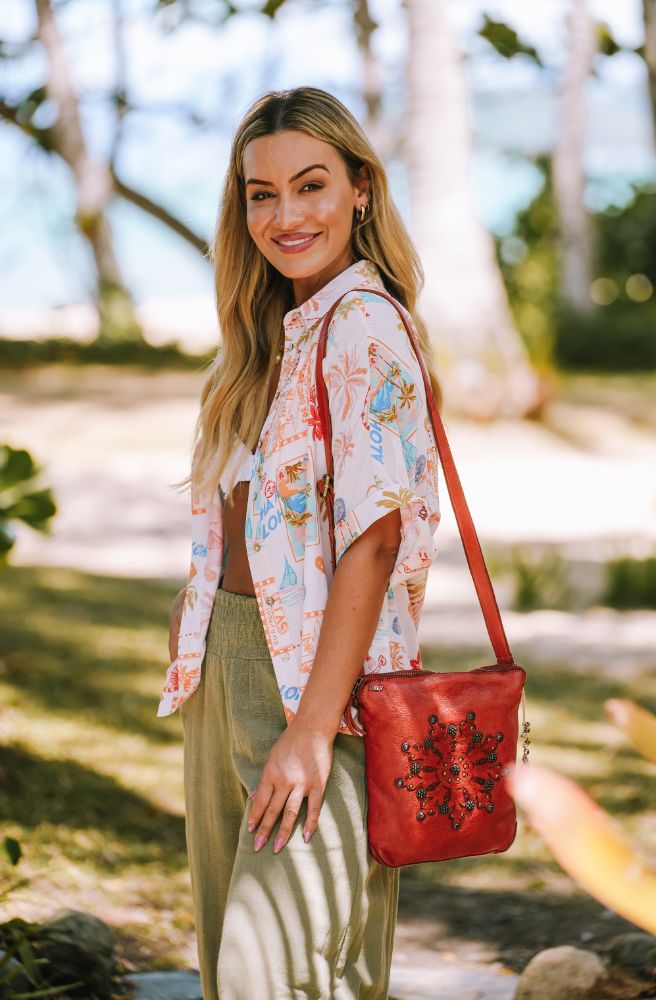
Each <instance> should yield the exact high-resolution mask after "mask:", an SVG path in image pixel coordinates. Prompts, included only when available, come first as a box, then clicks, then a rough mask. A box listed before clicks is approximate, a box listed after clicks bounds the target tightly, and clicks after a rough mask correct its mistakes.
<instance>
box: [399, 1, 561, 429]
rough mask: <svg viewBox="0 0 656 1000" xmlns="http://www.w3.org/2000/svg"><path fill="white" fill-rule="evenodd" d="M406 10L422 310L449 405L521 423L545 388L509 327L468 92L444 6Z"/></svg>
mask: <svg viewBox="0 0 656 1000" xmlns="http://www.w3.org/2000/svg"><path fill="white" fill-rule="evenodd" d="M404 6H405V10H406V13H407V19H408V28H409V44H408V52H409V58H408V64H407V73H406V81H407V120H406V140H405V160H406V165H407V169H408V174H409V186H410V200H411V229H412V235H413V238H414V239H415V242H416V244H417V247H418V250H419V253H420V255H421V258H422V262H423V264H424V268H425V272H426V283H425V286H424V290H423V292H422V299H421V302H420V308H421V311H422V314H423V317H424V319H425V320H426V322H427V324H428V326H429V328H430V329H431V331H432V332H433V335H434V339H435V345H436V359H437V361H438V365H439V367H440V368H441V369H442V371H443V372H444V374H445V384H444V389H445V393H444V395H445V400H446V402H447V403H448V404H449V406H450V407H452V408H453V409H455V410H458V411H460V412H462V413H465V414H468V415H470V416H475V417H480V418H491V417H496V416H500V415H507V416H517V415H525V414H527V413H529V412H532V411H535V409H536V408H537V407H538V406H539V404H540V401H541V396H542V392H543V390H542V388H541V385H540V382H539V379H538V377H537V375H536V373H535V372H534V370H533V368H532V367H531V364H530V362H529V359H528V355H527V352H526V349H525V347H524V345H523V343H522V341H521V339H520V337H519V334H518V333H517V330H516V329H515V326H514V324H513V320H512V317H511V313H510V308H509V305H508V300H507V297H506V292H505V288H504V285H503V281H502V277H501V274H500V271H499V268H498V265H497V261H496V257H495V252H494V243H493V239H492V236H491V234H490V233H489V232H488V231H487V230H486V229H485V228H484V226H483V225H482V224H481V222H480V220H479V219H478V218H477V215H476V209H475V202H474V194H473V184H472V178H471V162H472V127H471V122H470V116H469V107H468V95H467V84H466V78H465V70H464V65H463V57H462V54H461V53H460V51H459V49H458V46H457V44H456V41H455V39H454V37H453V34H452V30H451V26H450V24H449V19H448V10H447V7H448V4H447V0H404Z"/></svg>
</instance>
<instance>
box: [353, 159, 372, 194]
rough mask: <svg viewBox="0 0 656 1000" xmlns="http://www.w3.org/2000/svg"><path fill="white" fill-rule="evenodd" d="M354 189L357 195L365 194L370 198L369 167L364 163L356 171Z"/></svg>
mask: <svg viewBox="0 0 656 1000" xmlns="http://www.w3.org/2000/svg"><path fill="white" fill-rule="evenodd" d="M355 187H356V190H357V192H358V194H359V195H363V194H366V195H369V197H371V175H370V173H369V167H368V166H367V164H366V163H363V164H362V166H361V167H360V169H359V170H358V177H357V180H356V184H355Z"/></svg>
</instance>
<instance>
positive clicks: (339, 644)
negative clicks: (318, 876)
mask: <svg viewBox="0 0 656 1000" xmlns="http://www.w3.org/2000/svg"><path fill="white" fill-rule="evenodd" d="M400 543H401V515H400V512H399V510H398V509H397V510H393V511H391V512H390V513H389V514H385V515H384V516H383V517H381V518H379V519H378V520H377V521H375V522H374V523H373V524H371V525H370V526H369V527H368V528H367V530H366V531H365V532H364V533H363V534H362V535H360V536H359V537H358V538H356V539H355V540H354V541H353V542H352V543H351V545H350V546H349V547H348V549H347V550H346V552H344V554H343V556H342V558H341V559H340V561H339V563H338V564H337V568H336V570H335V574H334V576H333V580H332V583H331V585H330V590H329V593H328V600H327V603H326V608H325V611H324V617H323V622H322V625H321V632H320V633H319V642H318V645H317V651H316V656H315V659H314V663H313V666H312V670H311V672H310V676H309V678H308V682H307V685H306V687H305V691H304V692H303V696H302V698H301V701H300V704H299V707H298V711H297V713H296V716H295V718H294V719H293V720H292V721H291V722H290V723H289V725H288V727H287V730H286V731H285V732H283V734H282V735H281V736H280V737H279V738H278V739H277V740H276V742H275V743H274V745H273V747H272V748H271V750H270V752H269V755H268V756H267V760H266V762H265V765H264V768H263V769H262V774H261V776H260V780H259V783H258V786H257V791H256V792H255V794H254V798H253V801H252V806H251V814H250V817H249V823H248V829H249V830H251V831H254V830H255V827H256V826H257V827H258V830H257V835H256V840H255V850H259V848H260V847H262V846H263V845H264V844H265V843H266V841H267V840H268V838H269V835H270V833H271V831H272V829H273V827H274V825H275V823H276V821H277V818H278V816H279V815H280V812H281V811H282V810H283V809H284V813H283V818H282V822H281V824H280V828H279V831H278V836H277V837H276V843H275V844H274V851H276V850H280V849H281V848H282V847H283V846H284V845H285V844H286V843H287V840H288V839H289V836H290V834H291V832H292V829H293V827H294V823H295V821H296V817H297V816H298V813H299V811H300V808H301V804H302V802H303V799H304V798H305V796H306V795H307V797H308V805H307V821H306V824H305V830H304V837H305V839H306V841H307V840H309V837H310V836H311V835H312V833H313V832H314V830H315V829H316V826H317V823H318V820H319V813H320V810H321V803H322V800H323V794H324V789H325V787H326V783H327V781H328V776H329V774H330V768H331V766H332V754H333V743H334V740H335V736H336V735H337V731H338V729H339V724H340V720H341V717H342V713H343V711H344V707H345V705H346V703H347V701H348V698H349V695H350V693H351V689H352V687H353V684H354V683H355V680H356V678H357V677H358V675H359V674H360V672H361V670H362V664H363V663H364V659H365V656H366V655H367V652H368V650H369V647H370V645H371V642H372V639H373V636H374V632H375V630H376V626H377V624H378V619H379V617H380V611H381V608H382V605H383V599H384V597H385V591H386V590H387V587H388V585H389V578H390V574H391V572H392V570H393V568H394V564H395V561H396V556H397V552H398V550H399V546H400ZM353 738H354V739H359V738H360V737H353ZM251 795H253V793H251Z"/></svg>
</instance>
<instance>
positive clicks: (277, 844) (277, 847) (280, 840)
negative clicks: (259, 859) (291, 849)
mask: <svg viewBox="0 0 656 1000" xmlns="http://www.w3.org/2000/svg"><path fill="white" fill-rule="evenodd" d="M282 845H283V838H282V837H276V841H275V843H274V845H273V853H274V854H277V853H278V851H279V850H280V848H281V847H282Z"/></svg>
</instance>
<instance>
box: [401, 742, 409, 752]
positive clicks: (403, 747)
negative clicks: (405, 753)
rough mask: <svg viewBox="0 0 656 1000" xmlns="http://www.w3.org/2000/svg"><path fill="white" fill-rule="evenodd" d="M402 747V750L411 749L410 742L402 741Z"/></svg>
mask: <svg viewBox="0 0 656 1000" xmlns="http://www.w3.org/2000/svg"><path fill="white" fill-rule="evenodd" d="M401 749H402V750H409V749H410V744H409V743H408V742H406V743H402V744H401Z"/></svg>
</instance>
